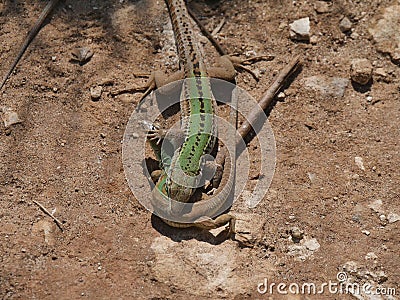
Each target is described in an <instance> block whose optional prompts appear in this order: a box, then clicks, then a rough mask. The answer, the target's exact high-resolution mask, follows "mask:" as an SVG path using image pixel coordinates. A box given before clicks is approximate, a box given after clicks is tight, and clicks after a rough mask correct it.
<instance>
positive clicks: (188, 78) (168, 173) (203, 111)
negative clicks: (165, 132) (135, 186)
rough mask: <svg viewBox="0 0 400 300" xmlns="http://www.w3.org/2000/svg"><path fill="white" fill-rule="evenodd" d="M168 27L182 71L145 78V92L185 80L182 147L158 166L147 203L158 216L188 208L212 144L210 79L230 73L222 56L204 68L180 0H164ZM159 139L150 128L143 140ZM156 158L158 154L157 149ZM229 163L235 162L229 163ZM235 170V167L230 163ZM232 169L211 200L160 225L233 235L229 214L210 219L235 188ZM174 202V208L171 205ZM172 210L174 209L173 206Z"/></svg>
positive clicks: (231, 68) (227, 60) (213, 108)
mask: <svg viewBox="0 0 400 300" xmlns="http://www.w3.org/2000/svg"><path fill="white" fill-rule="evenodd" d="M165 2H166V4H167V6H168V11H169V15H170V18H171V22H172V27H173V31H174V35H175V40H176V43H177V50H178V55H179V59H180V63H181V65H182V67H183V70H182V71H180V72H178V73H177V74H175V75H174V76H172V77H170V78H168V79H166V80H165V79H163V78H162V77H161V76H159V74H157V73H156V74H154V76H152V77H151V78H150V81H149V84H148V87H149V88H148V91H147V92H146V93H145V95H147V94H148V92H149V91H151V90H152V89H154V88H155V87H156V86H163V85H165V84H166V83H168V82H171V81H174V80H177V79H179V78H184V79H185V81H184V83H183V85H182V91H181V95H180V106H181V130H182V131H183V133H184V141H183V144H182V145H181V146H180V147H178V148H177V149H176V150H175V152H174V153H173V155H172V157H171V158H170V161H169V162H168V163H165V161H164V165H163V169H164V170H163V171H162V173H161V175H160V177H159V179H158V181H157V183H156V186H155V188H154V190H153V195H152V200H151V203H152V205H153V207H154V211H155V212H156V213H157V214H158V215H161V216H175V215H177V214H180V213H183V212H182V209H181V208H180V206H179V205H178V206H176V205H175V204H176V203H188V202H189V201H190V200H191V197H192V196H193V193H194V191H195V190H196V189H195V187H196V186H197V185H198V180H199V178H198V177H199V174H200V173H201V172H202V170H201V162H202V160H203V157H204V156H205V155H206V154H209V153H210V151H211V150H212V148H213V147H214V143H215V140H216V131H217V129H216V108H217V104H216V100H215V98H214V96H213V93H212V91H211V85H210V78H209V76H210V77H218V78H222V79H228V80H232V79H234V77H235V68H234V65H233V63H232V61H231V60H230V58H228V57H224V56H223V57H221V65H222V66H221V67H220V68H210V69H206V67H205V65H204V63H203V59H202V57H201V54H200V51H199V49H198V42H197V41H196V40H195V37H194V33H193V30H192V28H191V24H190V17H189V14H188V12H187V9H186V5H185V3H184V1H182V0H166V1H165ZM160 138H162V134H159V132H158V131H157V129H155V128H153V129H152V130H150V132H149V136H148V139H149V140H150V143H151V145H152V147H153V148H157V144H158V142H156V141H155V140H159V139H160ZM155 152H156V155H157V153H158V155H157V156H158V158H159V159H161V160H163V159H162V158H161V157H160V150H156V151H155ZM233 159H234V158H233ZM232 166H234V162H233V163H232ZM234 172H235V170H234V167H231V168H230V172H229V175H230V176H229V179H228V181H227V182H226V183H225V185H224V188H223V190H222V191H221V192H220V193H218V194H217V195H216V196H214V197H213V198H212V199H211V200H207V201H200V202H196V203H193V204H191V210H190V212H187V213H185V214H182V215H181V218H180V220H183V222H182V223H181V222H174V221H171V220H168V219H167V218H165V217H163V218H162V219H163V221H164V222H165V223H167V224H169V225H170V226H173V227H191V226H195V227H199V228H204V229H214V228H218V227H221V226H224V225H226V224H229V225H228V230H227V232H228V235H232V234H233V233H234V232H235V220H236V218H235V217H234V216H232V215H230V214H222V215H219V216H217V217H216V218H215V219H211V218H210V216H213V215H215V213H218V212H223V211H224V210H226V209H228V208H229V207H230V205H231V204H232V203H231V202H229V201H227V200H228V198H229V195H230V194H231V192H232V188H233V185H234ZM173 203H175V204H173ZM174 205H175V206H174Z"/></svg>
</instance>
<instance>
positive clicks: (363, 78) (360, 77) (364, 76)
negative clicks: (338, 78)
mask: <svg viewBox="0 0 400 300" xmlns="http://www.w3.org/2000/svg"><path fill="white" fill-rule="evenodd" d="M372 70H373V68H372V64H371V63H370V62H369V60H368V59H365V58H361V59H353V60H352V61H351V68H350V73H351V80H352V81H354V82H355V83H358V84H361V85H365V84H367V83H368V82H369V81H370V80H371V78H372Z"/></svg>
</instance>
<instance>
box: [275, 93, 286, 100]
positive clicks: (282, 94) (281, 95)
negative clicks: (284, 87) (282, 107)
mask: <svg viewBox="0 0 400 300" xmlns="http://www.w3.org/2000/svg"><path fill="white" fill-rule="evenodd" d="M276 97H277V98H278V99H279V100H283V99H285V97H286V95H285V93H284V92H280V93H279V94H278V96H276Z"/></svg>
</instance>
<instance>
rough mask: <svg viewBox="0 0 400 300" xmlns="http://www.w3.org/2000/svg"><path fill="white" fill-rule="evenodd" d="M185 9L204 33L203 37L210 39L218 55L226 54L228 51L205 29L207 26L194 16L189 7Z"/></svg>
mask: <svg viewBox="0 0 400 300" xmlns="http://www.w3.org/2000/svg"><path fill="white" fill-rule="evenodd" d="M187 10H188V12H189V15H190V16H191V17H192V19H193V20H194V21H195V22H196V23H197V26H199V28H200V31H201V32H202V33H203V34H204V36H205V37H207V38H208V39H209V40H210V42H211V43H212V44H213V46H214V47H215V49H217V51H218V53H219V54H220V55H227V53H228V52H227V51H226V50H225V49H224V48H223V47H222V46H221V45H220V44H219V43H218V42H217V40H216V39H214V37H213V36H212V34H211V33H210V32H209V31H208V30H207V28H205V27H204V25H203V24H202V23H201V22H200V20H199V19H198V18H197V17H196V15H195V14H194V13H193V12H192V10H191V9H190V8H189V7H188V8H187Z"/></svg>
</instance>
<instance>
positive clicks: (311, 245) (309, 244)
mask: <svg viewBox="0 0 400 300" xmlns="http://www.w3.org/2000/svg"><path fill="white" fill-rule="evenodd" d="M304 246H305V247H306V248H307V249H308V250H310V251H316V250H318V249H319V247H321V245H320V244H319V243H318V241H317V239H311V240H308V241H306V242H304Z"/></svg>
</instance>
